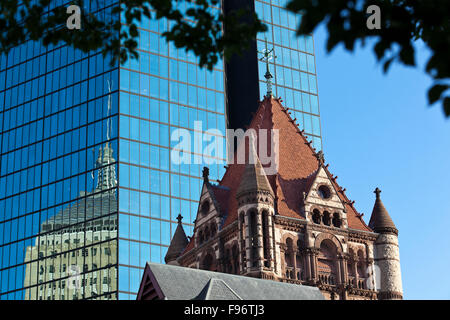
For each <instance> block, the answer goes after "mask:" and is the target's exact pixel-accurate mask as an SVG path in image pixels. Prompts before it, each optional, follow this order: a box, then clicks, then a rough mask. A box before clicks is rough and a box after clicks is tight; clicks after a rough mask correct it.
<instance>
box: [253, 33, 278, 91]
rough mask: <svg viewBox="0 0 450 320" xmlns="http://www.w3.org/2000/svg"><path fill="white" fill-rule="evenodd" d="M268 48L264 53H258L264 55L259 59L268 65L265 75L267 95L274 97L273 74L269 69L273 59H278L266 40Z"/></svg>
mask: <svg viewBox="0 0 450 320" xmlns="http://www.w3.org/2000/svg"><path fill="white" fill-rule="evenodd" d="M265 44H266V47H265V49H264V50H263V51H258V53H260V54H262V55H263V56H262V57H261V58H260V59H259V60H260V61H263V62H265V63H266V74H265V75H264V78H266V84H267V94H266V97H272V96H273V94H272V78H273V76H272V74H271V73H270V69H269V61H270V60H272V58H273V59H276V58H277V56H275V54H274V52H273V48H272V49H270V50H269V49H268V48H267V38H266V39H265Z"/></svg>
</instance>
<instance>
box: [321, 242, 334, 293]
mask: <svg viewBox="0 0 450 320" xmlns="http://www.w3.org/2000/svg"><path fill="white" fill-rule="evenodd" d="M317 267H318V273H319V279H321V280H322V282H324V283H325V284H329V285H335V284H336V283H337V276H338V274H337V248H336V245H335V244H334V243H333V241H331V240H329V239H325V240H323V241H322V243H321V244H320V253H319V256H318V259H317Z"/></svg>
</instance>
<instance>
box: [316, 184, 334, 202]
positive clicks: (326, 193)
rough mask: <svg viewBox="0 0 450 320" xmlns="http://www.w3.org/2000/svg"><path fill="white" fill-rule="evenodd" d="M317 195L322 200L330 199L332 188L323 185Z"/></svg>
mask: <svg viewBox="0 0 450 320" xmlns="http://www.w3.org/2000/svg"><path fill="white" fill-rule="evenodd" d="M317 194H318V195H319V197H320V198H322V199H324V200H326V199H329V198H330V197H331V191H330V188H328V187H327V186H325V185H322V186H320V187H319V188H318V189H317Z"/></svg>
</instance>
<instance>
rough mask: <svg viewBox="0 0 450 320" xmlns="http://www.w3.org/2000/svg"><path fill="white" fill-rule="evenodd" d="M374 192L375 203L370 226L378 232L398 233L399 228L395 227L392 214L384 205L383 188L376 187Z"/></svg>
mask: <svg viewBox="0 0 450 320" xmlns="http://www.w3.org/2000/svg"><path fill="white" fill-rule="evenodd" d="M374 193H375V194H376V199H375V205H374V206H373V210H372V216H371V217H370V222H369V227H370V228H371V229H372V230H374V231H375V232H378V233H394V234H398V230H397V228H396V227H395V224H394V222H393V221H392V219H391V216H390V215H389V213H388V212H387V210H386V208H385V207H384V204H383V202H382V201H381V197H380V193H381V190H380V189H378V188H376V189H375V191H374Z"/></svg>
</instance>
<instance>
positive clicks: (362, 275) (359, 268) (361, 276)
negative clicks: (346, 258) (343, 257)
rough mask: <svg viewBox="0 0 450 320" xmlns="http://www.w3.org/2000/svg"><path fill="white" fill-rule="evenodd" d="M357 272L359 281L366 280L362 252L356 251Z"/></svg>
mask: <svg viewBox="0 0 450 320" xmlns="http://www.w3.org/2000/svg"><path fill="white" fill-rule="evenodd" d="M357 272H358V278H359V279H365V278H366V262H365V258H364V253H363V251H362V250H358V262H357Z"/></svg>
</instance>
